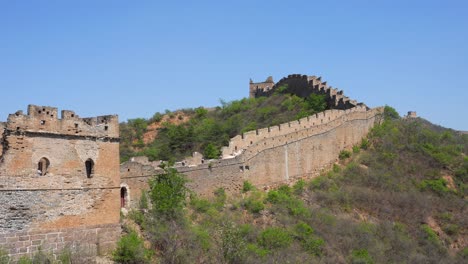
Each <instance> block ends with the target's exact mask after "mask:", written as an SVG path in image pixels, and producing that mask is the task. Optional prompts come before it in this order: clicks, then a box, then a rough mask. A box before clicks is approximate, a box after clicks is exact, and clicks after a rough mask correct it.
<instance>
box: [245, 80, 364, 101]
mask: <svg viewBox="0 0 468 264" xmlns="http://www.w3.org/2000/svg"><path fill="white" fill-rule="evenodd" d="M265 86H267V87H269V86H271V83H269V82H264V83H254V86H252V84H251V85H250V97H260V96H270V95H272V94H273V93H274V92H275V91H276V89H278V88H279V87H284V86H287V91H288V93H292V94H295V95H297V96H300V97H307V96H309V95H310V94H312V93H315V94H323V95H325V96H326V100H327V104H328V107H329V108H333V109H350V108H353V107H355V106H357V105H359V103H358V102H357V101H355V100H351V99H350V98H348V97H346V96H344V94H343V91H339V90H338V89H335V88H332V87H331V86H328V85H327V82H322V78H321V77H316V76H307V75H302V74H291V75H288V77H285V78H282V79H281V80H280V81H279V82H277V83H276V84H274V86H273V87H271V88H269V89H265V88H264V87H265Z"/></svg>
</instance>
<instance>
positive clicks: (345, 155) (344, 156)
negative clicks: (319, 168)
mask: <svg viewBox="0 0 468 264" xmlns="http://www.w3.org/2000/svg"><path fill="white" fill-rule="evenodd" d="M338 157H339V158H340V160H344V159H347V158H349V157H351V152H350V151H349V150H342V151H341V152H340V155H339V156H338Z"/></svg>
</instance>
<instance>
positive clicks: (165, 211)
mask: <svg viewBox="0 0 468 264" xmlns="http://www.w3.org/2000/svg"><path fill="white" fill-rule="evenodd" d="M161 167H162V169H163V170H164V173H162V174H158V175H156V176H155V177H154V178H153V179H151V180H150V181H149V185H150V195H151V204H152V210H153V212H154V215H156V216H157V217H168V218H174V217H176V216H178V215H179V213H180V212H181V210H182V208H183V206H184V203H185V197H186V194H187V188H186V187H185V183H186V182H187V180H186V179H185V177H184V175H183V174H180V173H179V172H178V171H177V170H176V169H174V168H169V167H167V165H166V164H162V166H161Z"/></svg>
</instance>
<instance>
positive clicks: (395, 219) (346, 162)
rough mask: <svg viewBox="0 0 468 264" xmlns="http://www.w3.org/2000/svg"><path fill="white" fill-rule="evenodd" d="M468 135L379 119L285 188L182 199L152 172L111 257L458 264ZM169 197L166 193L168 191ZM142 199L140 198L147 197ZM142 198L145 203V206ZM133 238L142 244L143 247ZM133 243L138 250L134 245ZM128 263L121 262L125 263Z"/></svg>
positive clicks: (462, 249) (171, 179)
mask: <svg viewBox="0 0 468 264" xmlns="http://www.w3.org/2000/svg"><path fill="white" fill-rule="evenodd" d="M467 154H468V135H462V134H461V133H459V132H456V131H453V130H450V129H445V128H442V127H439V126H435V125H433V124H431V123H429V122H427V121H425V120H422V119H419V118H399V117H398V114H397V113H396V112H395V111H394V110H393V109H392V108H390V107H386V108H385V121H384V123H383V124H381V125H376V126H375V127H374V128H373V129H372V131H371V132H370V133H369V136H368V138H365V139H363V140H362V142H361V144H360V145H356V146H355V147H354V148H353V149H352V151H342V152H341V154H340V161H339V162H338V163H336V164H335V165H334V167H333V169H332V170H331V171H329V172H324V173H323V174H322V175H321V176H319V177H316V178H314V179H311V180H307V181H303V180H300V181H298V182H297V183H296V184H294V185H293V186H286V185H285V186H281V187H279V188H277V189H274V190H270V191H268V192H267V191H264V190H256V189H255V188H254V187H253V186H252V185H251V184H250V183H249V182H244V187H243V190H242V192H240V193H238V194H233V195H232V196H228V195H226V193H225V192H224V190H223V189H218V190H216V191H215V193H214V197H213V198H211V199H205V198H200V197H197V196H196V195H194V194H192V195H190V198H186V197H187V195H186V191H187V190H185V189H184V187H183V186H184V185H183V182H184V180H183V179H184V177H183V175H180V174H178V173H177V171H176V170H174V169H166V173H165V174H161V175H157V176H155V180H153V181H151V185H150V190H149V192H148V194H149V196H142V197H141V200H140V210H135V211H132V212H130V213H129V218H130V219H132V220H134V221H135V222H136V223H138V225H139V229H141V230H142V233H141V234H142V235H141V236H140V238H139V237H138V236H137V235H136V233H135V232H133V231H131V230H130V231H128V235H125V236H124V237H123V238H122V240H121V242H120V243H119V247H118V249H117V250H116V251H115V253H114V258H115V260H118V261H120V262H122V260H125V261H127V262H125V261H123V262H125V263H145V262H149V261H150V259H152V260H151V261H158V263H159V262H160V263H434V264H436V263H437V264H439V263H467V262H468V247H467V246H468V208H467V194H468V156H467ZM169 194H170V195H169ZM148 197H149V198H148ZM148 201H149V202H150V204H152V205H153V206H152V207H151V209H148ZM142 238H144V239H145V240H147V241H148V242H150V243H151V247H149V246H148V247H146V249H145V248H144V247H143V246H142V245H143V241H142ZM135 245H137V246H135ZM129 259H131V260H134V261H136V262H128V260H129Z"/></svg>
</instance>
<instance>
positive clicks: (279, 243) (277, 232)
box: [258, 227, 292, 250]
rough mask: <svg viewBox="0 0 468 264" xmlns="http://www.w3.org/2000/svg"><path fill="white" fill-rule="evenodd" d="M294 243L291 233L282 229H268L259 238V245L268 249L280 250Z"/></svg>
mask: <svg viewBox="0 0 468 264" xmlns="http://www.w3.org/2000/svg"><path fill="white" fill-rule="evenodd" d="M291 242H292V239H291V236H290V235H289V233H288V232H287V231H286V230H284V229H282V228H280V227H268V228H266V229H265V230H264V231H263V232H262V233H261V234H260V237H259V241H258V243H259V244H260V245H261V246H262V247H264V248H266V249H270V250H271V249H280V248H286V247H288V246H289V245H290V244H291Z"/></svg>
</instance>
